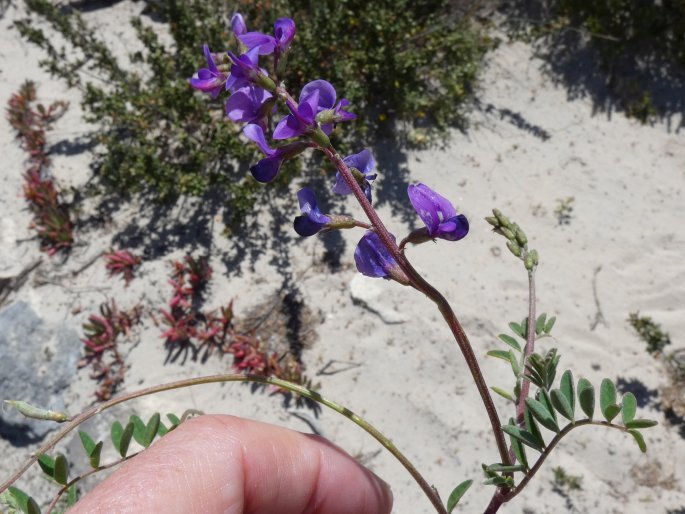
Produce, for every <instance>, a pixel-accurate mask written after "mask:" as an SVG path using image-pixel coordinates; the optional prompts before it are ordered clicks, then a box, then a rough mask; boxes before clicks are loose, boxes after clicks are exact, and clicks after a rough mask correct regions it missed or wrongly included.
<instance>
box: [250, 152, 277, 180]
mask: <svg viewBox="0 0 685 514" xmlns="http://www.w3.org/2000/svg"><path fill="white" fill-rule="evenodd" d="M282 163H283V159H282V158H281V156H279V155H278V154H276V155H274V156H272V157H266V158H264V159H262V160H261V161H259V162H258V163H257V164H255V165H254V166H252V167H251V168H250V172H251V173H252V176H253V177H254V178H255V180H256V181H257V182H263V183H266V182H271V181H272V180H273V179H275V178H276V175H278V170H280V169H281V164H282Z"/></svg>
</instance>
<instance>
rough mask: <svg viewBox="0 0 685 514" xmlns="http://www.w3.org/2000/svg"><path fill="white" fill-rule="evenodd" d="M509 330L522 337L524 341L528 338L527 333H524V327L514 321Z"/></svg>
mask: <svg viewBox="0 0 685 514" xmlns="http://www.w3.org/2000/svg"><path fill="white" fill-rule="evenodd" d="M509 328H510V329H511V330H512V331H513V332H514V334H516V335H517V336H519V337H522V338H523V339H525V338H526V333H525V332H524V331H523V327H522V326H521V325H519V324H518V323H514V322H513V321H512V322H511V323H509Z"/></svg>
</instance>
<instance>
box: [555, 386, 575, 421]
mask: <svg viewBox="0 0 685 514" xmlns="http://www.w3.org/2000/svg"><path fill="white" fill-rule="evenodd" d="M550 398H551V399H552V405H553V406H554V408H555V409H556V410H557V411H558V412H559V414H561V415H562V416H564V417H565V418H566V419H568V420H569V421H573V407H571V405H570V404H569V403H568V400H567V399H566V395H564V394H563V393H562V392H561V390H559V389H552V392H551V393H550Z"/></svg>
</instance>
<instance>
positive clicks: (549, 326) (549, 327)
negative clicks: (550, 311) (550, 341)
mask: <svg viewBox="0 0 685 514" xmlns="http://www.w3.org/2000/svg"><path fill="white" fill-rule="evenodd" d="M556 320H557V317H556V316H552V317H551V318H549V319H548V320H547V323H546V324H545V328H544V332H545V334H549V333H550V332H551V331H552V327H554V322H555V321H556Z"/></svg>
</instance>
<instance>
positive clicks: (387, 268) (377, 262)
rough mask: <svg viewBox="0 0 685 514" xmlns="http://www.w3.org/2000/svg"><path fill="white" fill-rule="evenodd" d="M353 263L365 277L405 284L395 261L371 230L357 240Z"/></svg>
mask: <svg viewBox="0 0 685 514" xmlns="http://www.w3.org/2000/svg"><path fill="white" fill-rule="evenodd" d="M393 239H394V236H393ZM354 262H355V263H356V264H357V270H359V272H360V273H361V274H362V275H366V276H367V277H382V278H392V279H395V280H397V281H398V282H401V283H407V280H406V277H404V273H403V272H402V270H401V269H400V267H399V265H398V264H397V261H396V260H395V259H394V258H393V256H392V255H391V254H390V252H389V251H388V249H387V248H386V247H385V245H384V244H383V242H382V241H381V238H380V237H378V234H376V233H375V232H373V231H371V230H368V231H367V232H366V234H364V236H363V237H362V238H361V239H360V240H359V244H357V248H356V250H355V251H354Z"/></svg>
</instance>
